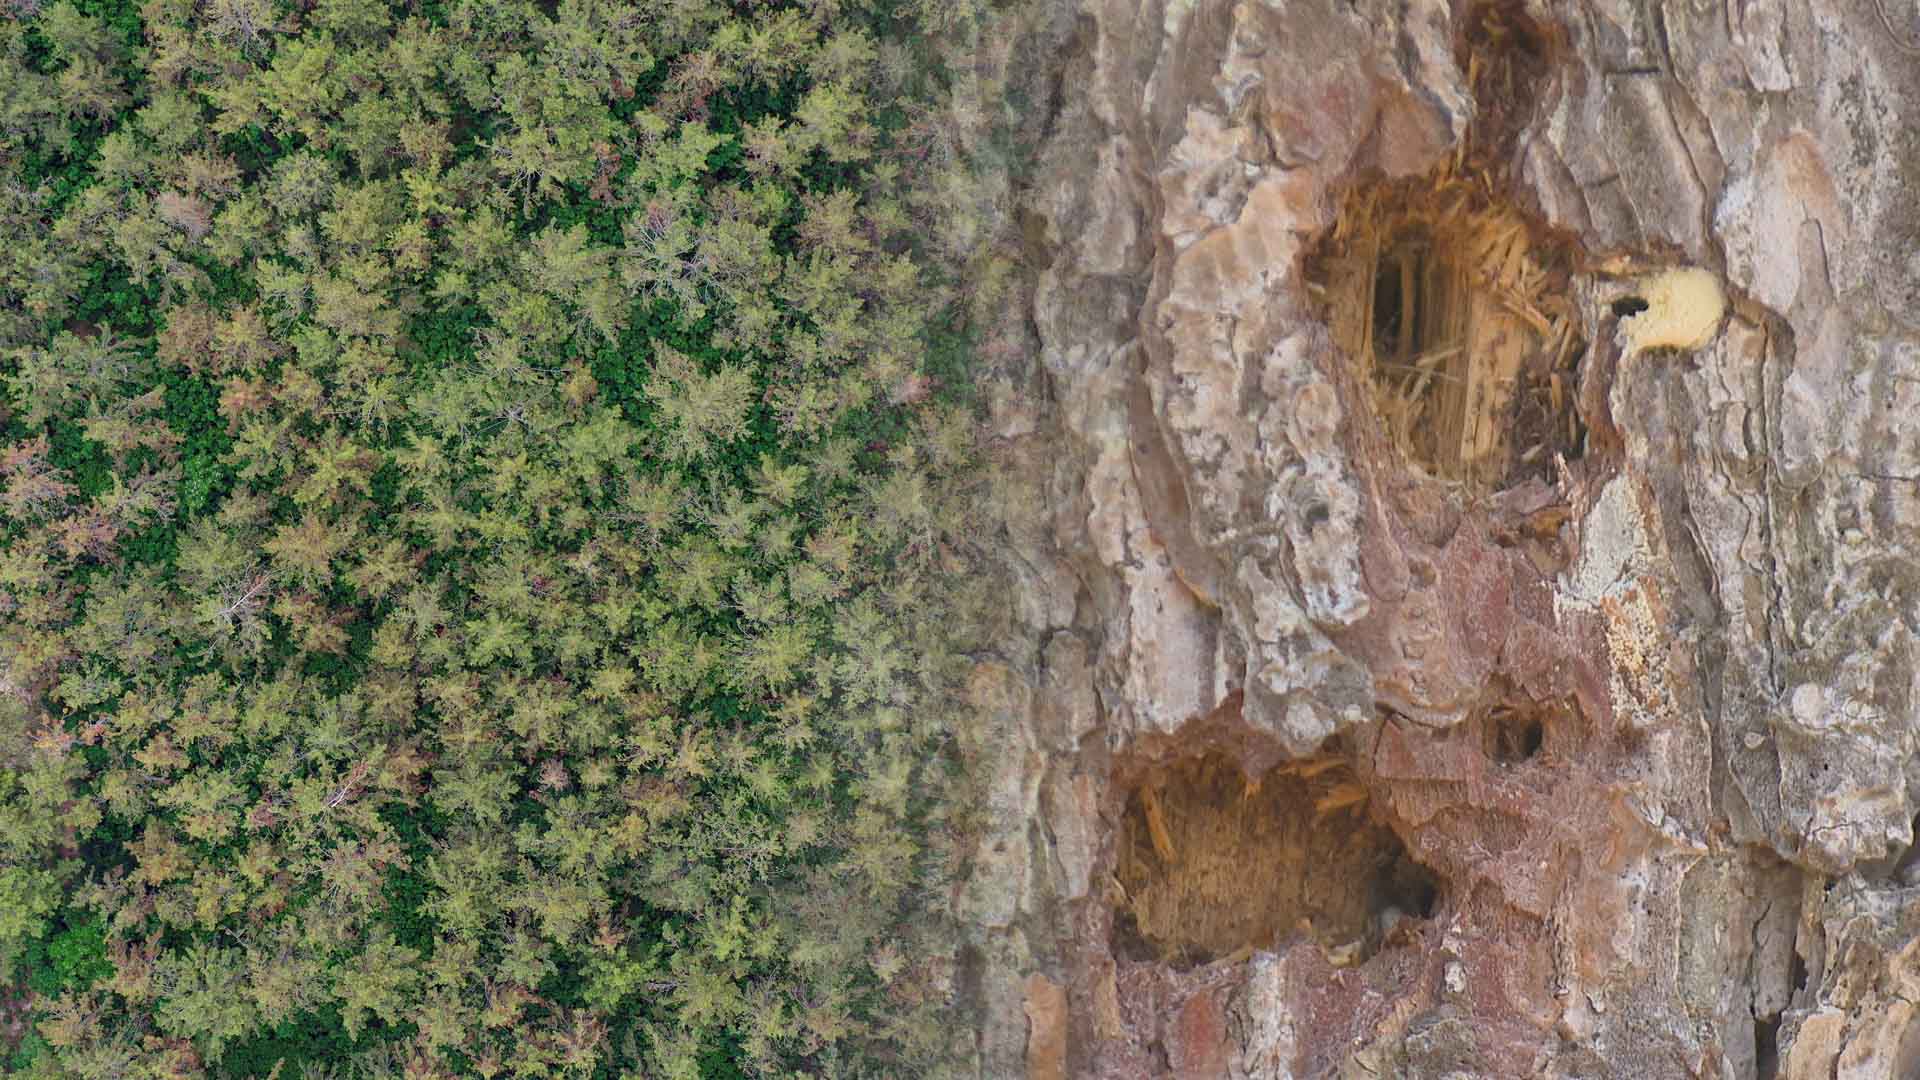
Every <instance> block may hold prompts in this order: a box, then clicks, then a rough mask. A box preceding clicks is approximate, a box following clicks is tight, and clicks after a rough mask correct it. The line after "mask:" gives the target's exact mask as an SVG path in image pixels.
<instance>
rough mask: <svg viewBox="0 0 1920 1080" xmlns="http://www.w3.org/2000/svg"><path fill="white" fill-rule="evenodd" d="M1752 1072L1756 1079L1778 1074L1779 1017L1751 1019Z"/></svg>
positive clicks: (1765, 1078)
mask: <svg viewBox="0 0 1920 1080" xmlns="http://www.w3.org/2000/svg"><path fill="white" fill-rule="evenodd" d="M1753 1066H1754V1068H1753V1072H1754V1075H1755V1076H1756V1077H1758V1080H1774V1078H1775V1077H1777V1076H1779V1075H1780V1018H1779V1017H1778V1016H1774V1017H1770V1018H1765V1019H1763V1018H1761V1017H1757V1016H1756V1017H1754V1019H1753Z"/></svg>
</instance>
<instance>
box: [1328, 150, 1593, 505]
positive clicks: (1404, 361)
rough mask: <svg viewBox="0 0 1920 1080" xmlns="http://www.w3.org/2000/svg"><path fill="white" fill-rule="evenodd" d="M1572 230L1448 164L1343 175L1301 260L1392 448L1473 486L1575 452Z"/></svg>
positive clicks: (1576, 328) (1530, 472)
mask: <svg viewBox="0 0 1920 1080" xmlns="http://www.w3.org/2000/svg"><path fill="white" fill-rule="evenodd" d="M1573 255H1574V251H1573V245H1572V242H1571V241H1570V240H1568V239H1567V238H1565V237H1563V236H1561V235H1560V234H1558V233H1555V232H1553V231H1552V230H1549V229H1546V228H1545V227H1543V226H1540V225H1538V224H1537V223H1536V222H1535V221H1534V220H1533V219H1532V218H1531V217H1529V216H1528V215H1526V214H1525V213H1523V212H1522V211H1521V210H1520V208H1519V207H1518V206H1516V205H1515V204H1513V203H1512V202H1511V201H1509V200H1507V199H1505V198H1503V197H1501V196H1499V195H1498V193H1497V191H1496V186H1495V184H1494V182H1493V181H1492V180H1491V179H1490V178H1489V177H1488V176H1486V175H1485V174H1471V175H1467V174H1462V173H1459V172H1456V171H1455V169H1454V167H1453V166H1452V165H1451V164H1449V165H1447V166H1445V167H1443V168H1441V169H1439V170H1437V171H1435V172H1434V173H1431V174H1428V175H1426V176H1419V177H1411V178H1406V179H1401V180H1375V181H1371V182H1367V183H1362V184H1359V185H1358V186H1356V187H1355V188H1354V189H1352V190H1351V191H1350V192H1349V193H1348V195H1347V198H1346V199H1345V201H1344V203H1343V205H1342V207H1341V210H1340V214H1339V217H1338V219H1337V220H1336V221H1335V223H1334V225H1333V227H1332V229H1330V230H1329V231H1328V233H1327V234H1326V235H1325V236H1324V237H1323V238H1322V239H1321V241H1320V242H1319V244H1317V245H1316V246H1315V248H1314V251H1313V254H1312V255H1311V256H1310V257H1309V259H1308V262H1307V274H1308V277H1309V280H1310V281H1312V282H1313V283H1314V285H1315V286H1316V289H1317V291H1318V293H1319V295H1321V296H1322V297H1323V298H1324V299H1325V301H1326V304H1327V323H1328V326H1329V327H1330V328H1331V329H1332V331H1333V336H1334V340H1335V341H1336V343H1338V345H1339V346H1340V347H1341V350H1342V351H1343V352H1344V353H1345V354H1346V355H1347V356H1348V357H1349V358H1350V359H1351V360H1352V362H1353V363H1354V364H1355V365H1356V366H1357V367H1358V368H1359V369H1360V371H1361V373H1362V374H1363V375H1364V376H1365V379H1366V382H1367V383H1368V384H1369V385H1370V386H1371V387H1372V390H1373V394H1372V397H1373V405H1374V412H1375V414H1376V415H1377V416H1378V418H1379V420H1380V423H1381V425H1382V427H1383V428H1384V429H1385V432H1386V434H1387V436H1388V438H1389V439H1390V440H1391V441H1392V442H1393V443H1394V445H1395V446H1396V447H1397V448H1398V449H1399V451H1400V455H1401V457H1402V458H1403V459H1404V460H1405V461H1406V462H1407V463H1408V464H1409V465H1411V466H1413V467H1414V468H1416V469H1418V470H1420V471H1421V472H1423V473H1425V474H1427V475H1429V476H1434V477H1437V478H1440V479H1442V480H1446V481H1451V482H1456V483H1461V484H1464V485H1466V486H1467V487H1468V488H1470V489H1472V490H1475V491H1478V492H1488V491H1494V490H1498V489H1500V488H1504V487H1509V486H1512V485H1513V484H1516V483H1519V482H1521V481H1522V480H1525V479H1527V478H1529V477H1539V478H1540V479H1543V480H1547V481H1549V482H1550V481H1552V480H1553V479H1554V475H1555V465H1554V457H1555V456H1556V455H1558V456H1560V457H1562V458H1565V459H1567V460H1572V459H1574V458H1577V457H1579V456H1580V454H1581V451H1582V449H1583V447H1584V443H1585V428H1584V426H1583V425H1582V423H1581V421H1580V418H1579V416H1578V414H1577V411H1576V408H1575V405H1576V400H1575V398H1576V390H1577V379H1578V369H1579V365H1580V362H1581V360H1582V359H1583V358H1584V357H1585V355H1586V351H1587V339H1586V334H1585V330H1584V328H1583V327H1582V325H1581V323H1580V318H1579V314H1578V311H1577V309H1576V306H1575V305H1574V303H1573V302H1572V299H1571V292H1572V290H1571V280H1572V266H1573V261H1574V260H1573Z"/></svg>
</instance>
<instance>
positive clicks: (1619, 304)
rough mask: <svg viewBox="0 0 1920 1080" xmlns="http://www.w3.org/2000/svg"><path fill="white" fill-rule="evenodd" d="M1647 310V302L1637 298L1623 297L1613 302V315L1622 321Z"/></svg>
mask: <svg viewBox="0 0 1920 1080" xmlns="http://www.w3.org/2000/svg"><path fill="white" fill-rule="evenodd" d="M1645 310H1647V302H1646V300H1645V299H1644V298H1642V297H1638V296H1623V297H1621V298H1620V299H1618V300H1615V301H1614V302H1613V313H1614V314H1615V315H1617V316H1619V317H1620V318H1622V319H1627V318H1631V317H1633V316H1635V315H1638V314H1640V313H1641V312H1643V311H1645Z"/></svg>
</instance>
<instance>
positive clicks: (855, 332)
mask: <svg viewBox="0 0 1920 1080" xmlns="http://www.w3.org/2000/svg"><path fill="white" fill-rule="evenodd" d="M922 6H923V7H924V9H925V10H914V9H909V7H907V6H903V5H898V4H894V3H887V2H874V3H867V2H863V0H811V2H806V3H776V2H761V0H738V2H734V3H722V2H717V0H647V2H645V3H625V2H616V0H560V2H559V3H557V4H554V3H544V2H542V3H527V2H521V0H400V2H396V3H392V4H389V3H385V2H380V0H303V2H290V0H203V2H196V0H146V2H144V3H136V2H134V0H54V2H46V3H42V2H37V0H6V4H5V5H4V7H5V16H6V17H5V18H0V51H3V52H4V61H0V169H4V181H3V182H0V222H3V224H0V234H3V235H4V237H5V244H4V245H0V386H3V387H4V395H0V530H3V535H4V540H0V691H4V693H0V1012H4V1014H5V1023H0V1054H4V1055H6V1057H5V1061H6V1071H8V1072H10V1073H11V1074H13V1075H18V1076H26V1077H39V1078H54V1077H76V1078H89V1080H91V1078H106V1077H143V1078H144V1077H153V1078H161V1077H197V1076H226V1077H243V1076H257V1077H269V1076H277V1077H280V1078H282V1080H293V1078H295V1077H305V1078H308V1080H313V1078H319V1077H329V1078H348V1077H384V1076H396V1077H397V1076H400V1075H403V1074H404V1075H406V1076H409V1077H435V1076H479V1077H489V1078H490V1077H495V1076H510V1077H519V1076H538V1077H549V1076H551V1077H566V1076H575V1077H607V1078H622V1077H625V1078H640V1077H648V1078H651V1077H669V1078H681V1080H693V1078H719V1077H746V1076H756V1077H757V1076H789V1075H808V1076H813V1075H847V1076H853V1075H861V1076H902V1077H907V1076H926V1075H933V1074H934V1069H935V1067H936V1065H935V1063H936V1062H937V1060H938V1059H939V1057H940V1055H941V1053H942V1052H943V1041H944V1040H945V1039H947V1038H948V1037H949V1033H948V1032H946V1031H944V1030H943V1028H942V1026H941V1024H940V1019H941V1016H940V1009H941V1008H942V1006H943V1004H944V1002H945V1001H946V1000H947V995H948V994H949V992H950V988H951V986H952V983H953V980H954V978H955V971H954V960H953V953H952V949H951V947H950V946H949V945H948V944H947V943H946V937H945V936H944V927H943V925H942V924H941V922H940V920H939V919H938V918H936V917H934V916H933V915H931V914H929V905H927V904H926V903H925V901H926V900H927V898H928V897H929V895H931V894H932V892H933V891H934V890H935V888H936V887H937V885H938V883H939V882H941V881H943V880H945V878H946V877H947V876H948V874H949V871H948V867H947V864H948V861H949V858H950V856H949V855H948V853H947V850H946V847H945V846H944V844H943V840H942V837H943V836H944V835H945V834H946V832H947V831H948V830H947V826H946V822H947V816H948V814H949V807H950V806H951V804H952V801H953V800H951V799H950V798H948V795H947V793H948V792H949V790H950V789H951V787H952V783H951V780H950V778H949V775H948V774H949V771H950V770H949V769H947V768H946V767H945V766H943V765H942V764H941V762H942V761H943V760H944V758H943V757H942V748H943V747H944V746H945V745H946V743H947V742H948V740H949V739H950V735H951V727H952V725H951V722H950V721H951V716H950V711H951V710H952V709H953V708H955V706H954V705H952V704H951V702H952V700H953V699H954V697H955V695H953V694H951V693H950V692H949V688H950V687H951V685H952V684H953V681H954V680H955V679H956V678H957V677H958V676H959V675H960V674H961V673H962V672H963V671H964V668H963V664H962V661H961V659H960V653H959V649H960V647H961V645H962V643H963V636H964V634H965V628H966V627H967V626H969V625H971V622H970V618H969V616H968V614H967V612H968V611H970V610H972V606H973V605H975V602H976V598H974V597H973V596H972V595H971V593H970V592H969V591H968V590H969V589H970V588H971V586H969V585H968V584H967V583H966V582H963V581H961V580H959V579H958V577H957V575H956V574H955V573H954V571H955V570H956V569H957V568H958V567H960V566H962V565H963V564H964V563H965V561H966V560H967V559H968V558H969V557H970V551H971V548H970V544H971V542H972V541H970V539H969V528H968V522H967V520H966V511H965V510H964V506H965V503H964V502H963V501H962V500H961V499H960V498H959V497H958V494H959V491H960V488H961V487H962V486H963V485H965V484H967V483H970V482H971V480H970V479H969V477H970V473H969V468H968V467H969V461H970V460H971V455H972V453H973V443H974V438H975V436H974V423H973V420H972V416H971V411H970V403H969V402H968V400H967V395H966V393H965V387H966V381H967V380H966V378H965V374H964V372H965V368H964V365H965V364H966V362H967V357H968V355H969V350H970V331H969V330H968V325H969V320H968V317H967V315H966V312H965V311H964V310H963V308H962V305H960V303H959V300H960V298H961V296H962V291H961V290H960V288H959V287H958V286H957V285H956V284H955V283H956V282H958V281H960V280H961V279H962V276H963V274H964V272H965V268H964V266H963V265H962V264H963V263H964V261H965V260H966V259H967V258H968V257H969V246H968V245H969V239H968V237H969V236H970V235H972V231H973V230H975V228H976V226H977V222H974V221H973V220H972V219H971V218H970V217H969V216H968V215H969V213H970V211H969V210H968V209H967V200H966V199H965V198H963V197H957V195H956V193H960V192H964V191H965V190H966V189H967V185H968V184H969V182H970V181H969V170H970V169H977V168H978V165H977V164H970V163H969V160H968V159H967V157H966V156H965V155H963V154H958V153H956V152H955V151H954V149H953V146H952V143H951V139H950V131H949V130H948V128H949V125H948V119H947V116H946V113H945V111H944V110H949V109H950V107H951V106H950V101H951V99H952V94H951V90H950V87H951V84H952V83H953V81H954V80H953V79H952V78H950V77H949V75H948V74H947V72H948V68H947V67H946V65H945V63H944V62H943V59H942V53H941V49H942V48H943V46H942V44H941V43H942V42H943V41H945V40H947V39H948V38H950V37H952V36H953V35H955V34H957V33H961V32H963V31H964V28H965V23H966V21H967V19H968V18H969V17H970V15H969V13H968V11H967V10H966V9H965V8H964V6H963V5H955V4H951V3H945V2H941V3H930V4H926V5H922ZM943 35H944V36H943Z"/></svg>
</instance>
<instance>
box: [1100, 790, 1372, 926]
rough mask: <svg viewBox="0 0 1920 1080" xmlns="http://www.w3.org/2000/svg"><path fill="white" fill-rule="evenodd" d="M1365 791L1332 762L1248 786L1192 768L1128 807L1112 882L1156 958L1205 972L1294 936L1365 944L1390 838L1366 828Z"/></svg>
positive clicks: (1136, 795) (1142, 794)
mask: <svg viewBox="0 0 1920 1080" xmlns="http://www.w3.org/2000/svg"><path fill="white" fill-rule="evenodd" d="M1366 799H1367V795H1366V789H1365V788H1363V787H1362V786H1361V785H1360V784H1359V782H1358V781H1357V780H1355V779H1354V776H1353V774H1352V772H1351V771H1350V770H1349V769H1348V768H1347V767H1346V766H1345V765H1344V764H1341V763H1339V762H1337V761H1334V760H1332V759H1319V760H1314V761H1308V762H1296V763H1293V764H1291V765H1285V766H1281V767H1279V768H1276V769H1274V770H1273V771H1271V772H1269V773H1268V774H1267V775H1266V776H1264V777H1263V778H1261V779H1260V780H1259V781H1258V782H1255V783H1251V784H1250V783H1248V782H1247V780H1246V779H1245V776H1244V774H1242V773H1241V771H1240V769H1239V767H1238V766H1236V765H1235V764H1233V763H1232V762H1231V761H1230V760H1228V759H1227V758H1225V757H1224V756H1219V755H1209V756H1207V757H1203V758H1199V759H1194V760H1189V761H1186V762H1183V763H1180V764H1178V765H1175V766H1174V767H1172V768H1170V769H1168V770H1166V771H1165V772H1163V773H1161V774H1159V775H1157V776H1155V777H1154V778H1152V779H1151V780H1149V781H1147V782H1145V783H1143V784H1141V786H1140V787H1139V788H1138V789H1136V790H1135V791H1134V793H1133V795H1132V797H1131V798H1130V799H1129V800H1128V805H1127V811H1126V817H1125V820H1124V827H1123V829H1122V836H1121V840H1120V845H1119V858H1118V866H1117V870H1116V874H1115V876H1116V878H1117V879H1118V881H1119V883H1120V886H1121V888H1122V890H1123V891H1124V894H1125V903H1126V905H1127V908H1128V911H1129V913H1130V914H1131V915H1132V917H1133V920H1134V924H1135V926H1136V928H1137V929H1138V931H1139V934H1140V936H1141V937H1142V938H1143V939H1144V940H1145V941H1146V942H1147V943H1148V944H1149V945H1151V946H1153V948H1154V949H1155V950H1156V951H1157V952H1158V954H1159V956H1160V958H1161V959H1162V960H1165V961H1168V962H1174V963H1204V962H1207V961H1209V960H1213V959H1218V958H1221V957H1225V956H1230V955H1232V954H1234V953H1236V952H1238V951H1240V950H1242V949H1246V948H1269V947H1272V946H1274V945H1275V944H1277V943H1279V942H1281V941H1283V940H1285V939H1286V938H1288V937H1289V936H1290V935H1292V934H1294V933H1295V932H1300V933H1304V934H1306V935H1307V936H1309V937H1310V938H1312V939H1313V940H1316V941H1318V942H1320V943H1321V944H1322V945H1325V946H1328V947H1334V948H1337V947H1339V946H1342V945H1347V944H1349V943H1352V942H1356V941H1363V940H1365V939H1366V938H1367V936H1368V933H1369V930H1370V928H1371V927H1372V925H1373V921H1374V917H1375V915H1376V914H1377V912H1376V911H1375V908H1376V907H1377V906H1378V905H1379V904H1380V902H1381V897H1380V895H1379V886H1380V882H1381V880H1382V875H1383V873H1384V872H1386V871H1387V870H1388V869H1389V868H1391V867H1392V866H1393V865H1394V864H1395V861H1396V858H1397V857H1399V856H1401V855H1402V854H1403V851H1404V849H1403V848H1402V846H1401V844H1400V842H1399V838H1398V837H1396V836H1395V835H1394V834H1393V832H1392V831H1391V830H1389V829H1386V828H1384V827H1382V826H1379V825H1375V824H1372V823H1370V822H1369V821H1367V820H1366V817H1365V809H1366Z"/></svg>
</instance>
